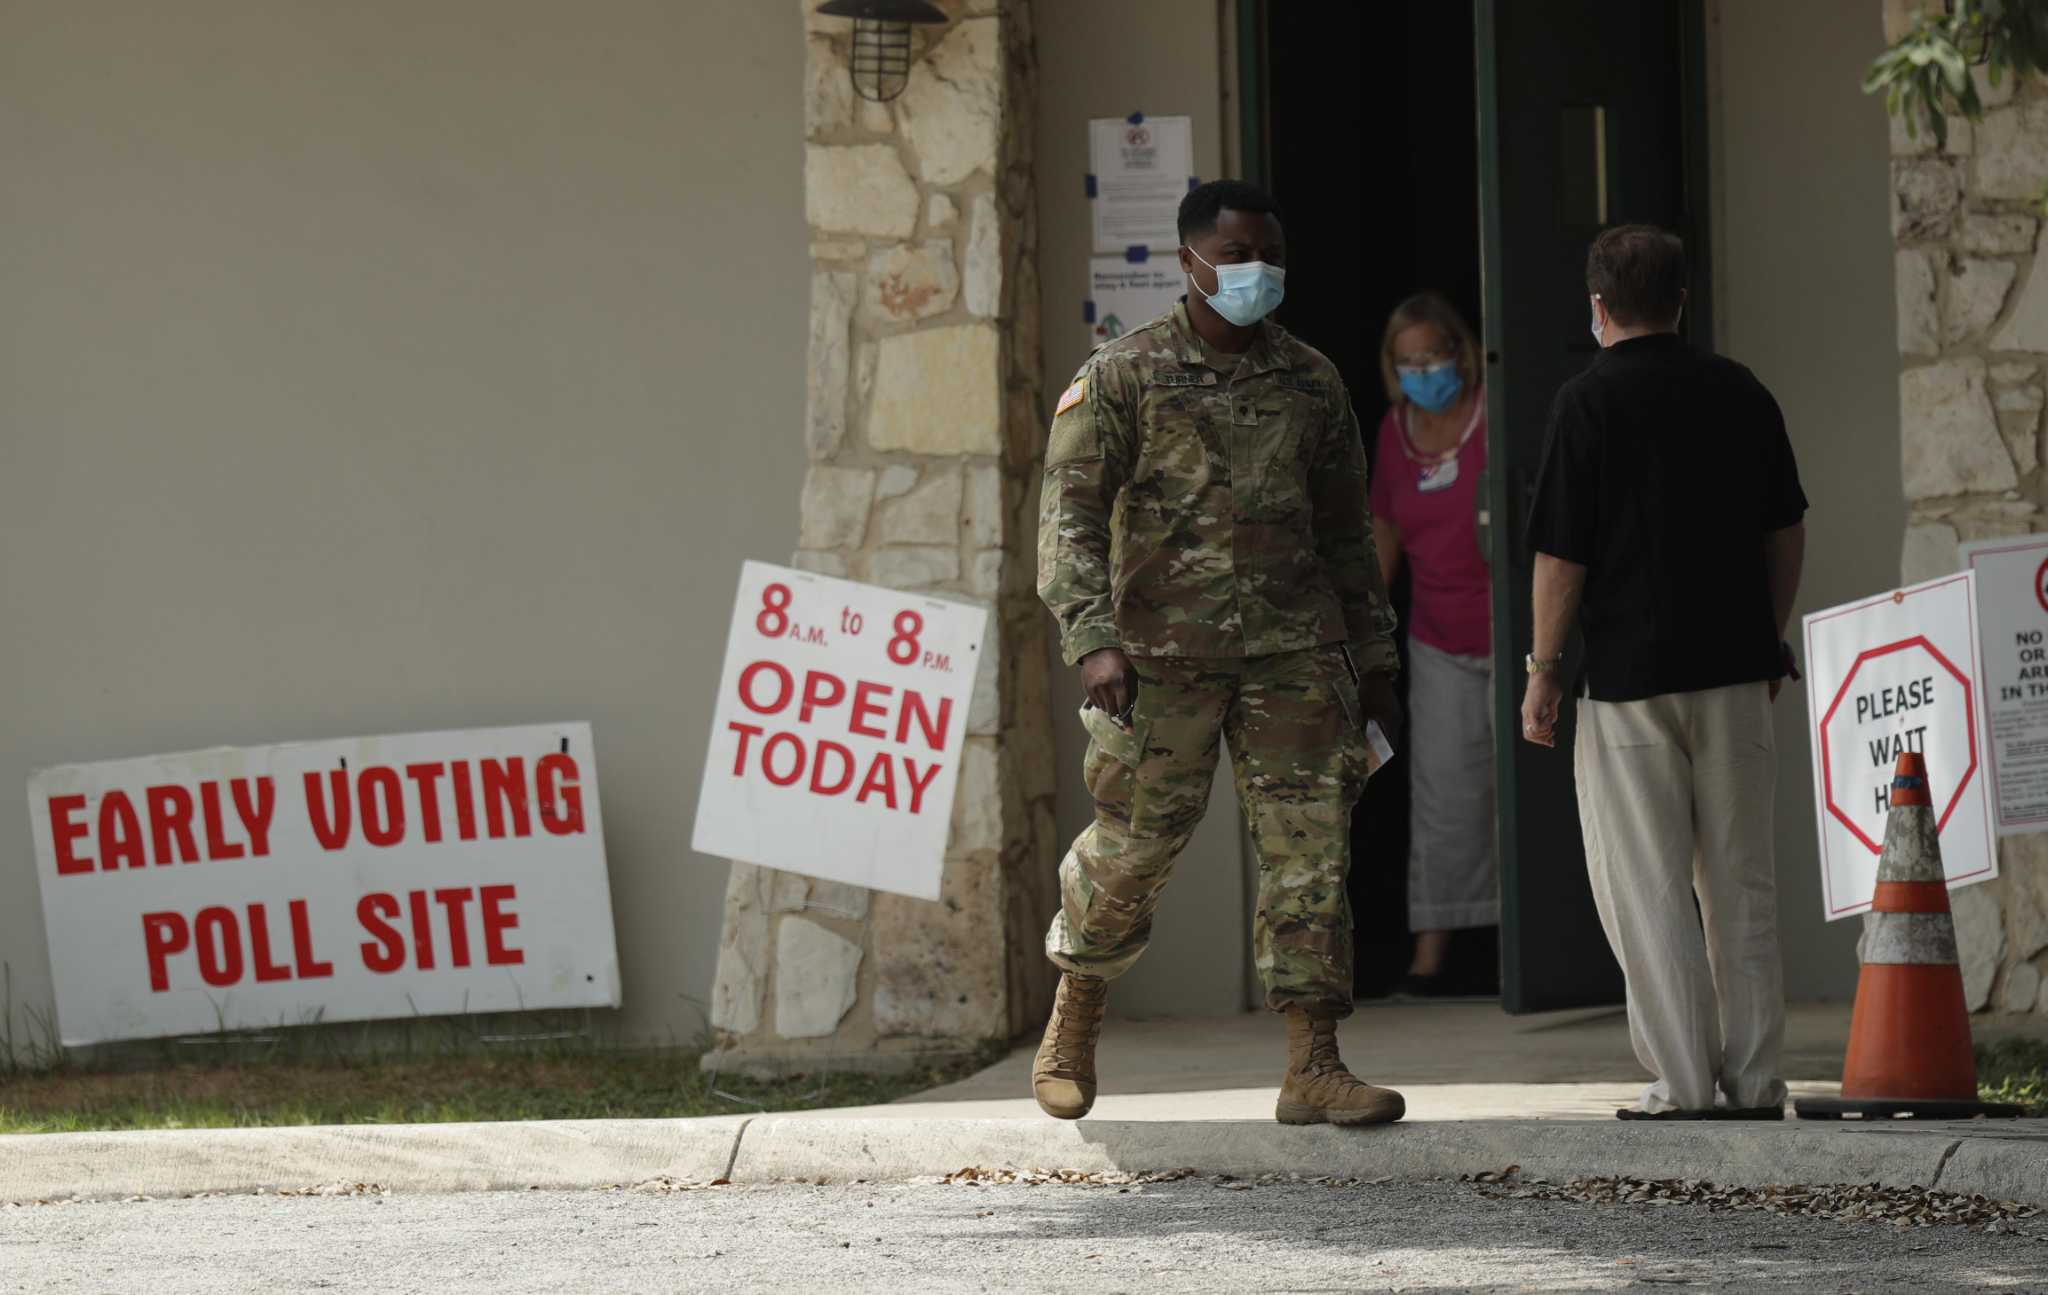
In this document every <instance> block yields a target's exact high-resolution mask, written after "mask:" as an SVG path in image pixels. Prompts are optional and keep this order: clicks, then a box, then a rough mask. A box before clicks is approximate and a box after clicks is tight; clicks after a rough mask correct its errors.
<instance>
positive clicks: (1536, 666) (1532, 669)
mask: <svg viewBox="0 0 2048 1295" xmlns="http://www.w3.org/2000/svg"><path fill="white" fill-rule="evenodd" d="M1525 661H1526V663H1527V665H1528V667H1529V673H1530V674H1542V673H1543V672H1544V671H1546V670H1555V669H1557V668H1558V667H1559V666H1561V665H1563V664H1564V653H1562V652H1560V653H1558V654H1557V655H1556V656H1554V657H1552V658H1550V659H1549V660H1548V661H1539V660H1537V659H1536V654H1535V653H1534V652H1531V653H1530V654H1529V655H1528V656H1527V657H1526V658H1525Z"/></svg>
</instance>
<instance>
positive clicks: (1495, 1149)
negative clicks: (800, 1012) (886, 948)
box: [731, 1118, 2048, 1204]
mask: <svg viewBox="0 0 2048 1295" xmlns="http://www.w3.org/2000/svg"><path fill="white" fill-rule="evenodd" d="M1970 1129H1971V1126H1958V1125H1929V1126H1923V1127H1921V1128H1917V1129H1914V1130H1912V1131H1911V1132H1905V1131H1893V1130H1891V1129H1884V1130H1882V1131H1880V1130H1879V1129H1877V1128H1875V1127H1872V1128H1869V1129H1864V1128H1858V1127H1855V1126H1843V1125H1834V1126H1823V1127H1815V1126H1810V1125H1808V1126H1801V1125H1797V1124H1783V1125H1772V1124H1689V1123H1688V1124H1623V1123H1619V1122H1616V1123H1613V1124H1603V1123H1599V1122H1595V1121H1565V1120H1472V1121H1443V1122H1435V1123H1418V1124H1397V1125H1392V1126H1390V1127H1386V1128H1379V1129H1337V1128H1332V1127H1329V1126H1327V1125H1325V1126H1317V1127H1308V1128H1300V1127H1289V1126H1286V1125H1279V1124H1274V1123H1271V1122H1269V1121H1255V1120H1211V1121H1202V1122H1199V1123H1195V1122H1188V1123H1173V1122H1167V1121H1130V1122H1124V1123H1108V1122H1094V1121H1086V1120H1084V1121H1081V1122H1079V1123H1074V1124H1066V1123H1055V1122H1053V1121H1050V1120H1046V1121H1023V1120H915V1121H910V1120H885V1119H877V1120H814V1119H813V1120H807V1119H794V1118H770V1119H762V1120H757V1121H756V1122H755V1123H754V1124H753V1125H752V1126H751V1127H750V1128H748V1129H747V1131H746V1133H745V1135H744V1136H743V1137H742V1138H741V1140H740V1148H739V1155H738V1156H737V1157H736V1158H735V1160H734V1162H733V1169H732V1174H731V1177H732V1179H733V1181H735V1182H769V1181H774V1180H776V1179H789V1178H800V1179H808V1180H811V1181H817V1180H818V1179H824V1180H826V1181H828V1182H846V1181H850V1180H852V1179H856V1178H864V1179H868V1180H871V1181H877V1180H879V1181H887V1180H892V1179H903V1178H913V1177H919V1176H924V1175H931V1174H943V1173H949V1172H951V1171H953V1170H957V1169H963V1168H968V1167H975V1168H986V1169H1014V1170H1020V1171H1023V1170H1054V1169H1072V1170H1079V1171H1081V1172H1087V1173H1099V1172H1104V1171H1116V1170H1122V1171H1126V1172H1135V1171H1143V1170H1159V1169H1179V1168H1193V1169H1198V1170H1200V1171H1202V1172H1203V1173H1220V1174H1235V1175H1240V1176H1246V1175H1253V1174H1264V1173H1295V1174H1302V1175H1305V1176H1311V1175H1325V1174H1328V1175H1336V1176H1342V1177H1356V1178H1385V1177H1392V1178H1444V1177H1456V1176H1458V1175H1460V1174H1468V1173H1481V1172H1485V1171H1488V1170H1500V1169H1504V1168H1506V1167H1507V1166H1509V1165H1520V1166H1521V1167H1522V1170H1523V1172H1524V1173H1525V1174H1528V1175H1533V1176H1540V1177H1545V1178H1553V1179H1555V1178H1569V1177H1574V1176H1581V1175H1598V1174H1616V1175H1627V1176H1631V1177H1636V1178H1703V1179H1708V1180H1711V1181H1713V1182H1716V1183H1720V1184H1722V1185H1725V1186H1763V1185H1765V1184H1771V1183H1869V1182H1878V1183H1883V1184H1885V1185H1887V1186H1899V1187H1903V1186H1932V1185H1936V1184H1937V1183H1938V1184H1939V1185H1942V1186H1952V1181H1944V1180H1945V1179H1948V1180H1954V1179H1958V1178H1960V1179H1963V1180H1967V1181H1968V1182H1970V1183H1972V1184H1977V1183H1982V1184H1986V1185H1987V1186H1988V1185H1990V1184H1997V1185H1998V1186H1999V1187H2000V1191H1999V1193H1998V1194H1999V1195H2000V1196H2001V1197H2004V1198H2011V1199H2024V1200H2028V1201H2032V1202H2040V1203H2043V1204H2048V1139H2043V1138H2028V1137H2023V1138H2021V1139H2020V1140H2019V1141H2016V1142H2013V1143H2011V1144H2003V1143H1997V1144H1993V1143H1988V1142H1987V1144H1986V1145H1982V1146H1979V1145H1971V1146H1970V1147H1968V1150H1969V1151H1970V1155H1969V1156H1968V1157H1964V1156H1963V1155H1962V1154H1960V1153H1959V1152H1958V1151H1957V1150H1956V1146H1957V1144H1958V1142H1963V1141H1967V1142H1970V1143H1972V1144H1975V1143H1976V1142H1977V1139H1976V1138H1975V1137H1967V1138H1966V1137H1965V1136H1964V1134H1965V1133H1966V1132H1968V1131H1969V1130H1970ZM2044 1132H2048V1130H2044ZM1952 1159H1953V1163H1951V1161H1952ZM1953 1189H1954V1190H1961V1191H1978V1190H1984V1191H1986V1194H1987V1195H1989V1194H1991V1193H1990V1191H1988V1190H1987V1187H1980V1186H1975V1185H1973V1186H1966V1187H1954V1188H1953Z"/></svg>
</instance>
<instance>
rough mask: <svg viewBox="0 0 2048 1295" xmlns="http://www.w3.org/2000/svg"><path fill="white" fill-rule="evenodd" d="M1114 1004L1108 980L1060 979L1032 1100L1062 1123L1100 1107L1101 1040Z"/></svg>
mask: <svg viewBox="0 0 2048 1295" xmlns="http://www.w3.org/2000/svg"><path fill="white" fill-rule="evenodd" d="M1108 1001H1109V982H1108V981H1107V980H1104V979H1103V978H1102V977H1100V976H1080V975H1076V974H1074V973H1073V972H1071V971H1069V972H1066V973H1064V974H1062V975H1061V976H1060V988H1059V992H1058V993H1057V994H1055V995H1054V996H1053V1000H1052V1019H1051V1020H1049V1021H1047V1022H1046V1023H1045V1040H1044V1042H1042V1043H1040V1044H1039V1045H1038V1058H1037V1060H1035V1061H1033V1062H1032V1063H1031V1095H1032V1096H1033V1097H1035V1098H1037V1099H1038V1109H1039V1110H1041V1111H1044V1112H1045V1113H1046V1114H1047V1115H1050V1116H1052V1117H1053V1118H1054V1119H1056V1120H1078V1119H1080V1118H1081V1117H1082V1116H1083V1115H1086V1114H1087V1113H1088V1108H1089V1107H1091V1106H1093V1105H1095V1040H1096V1037H1097V1036H1098V1035H1100V1034H1101V1033H1102V1008H1103V1005H1104V1004H1106V1003H1107V1002H1108Z"/></svg>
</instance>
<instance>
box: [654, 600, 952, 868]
mask: <svg viewBox="0 0 2048 1295" xmlns="http://www.w3.org/2000/svg"><path fill="white" fill-rule="evenodd" d="M987 621H988V613H987V612H986V611H984V610H983V609H982V608H979V607H973V606H968V605H965V604H961V603H951V602H942V601H939V600H937V599H933V598H928V597H923V596H920V595H914V594H905V593H901V592H899V591H897V590H893V589H879V588H876V587H874V586H871V585H862V584H855V583H853V582H852V581H848V580H835V579H832V578H831V577H829V576H820V575H813V574H811V573H809V572H805V571H793V570H789V569H787V568H783V567H777V566H770V565H768V564H766V563H762V562H749V563H747V564H746V566H745V567H744V568H743V569H742V571H741V573H740V588H739V599H738V601H737V603H736V604H735V606H734V610H733V618H732V629H731V632H730V634H729V636H728V638H727V639H726V649H725V670H724V673H723V675H722V677H721V678H720V680H719V685H718V709H717V714H716V717H715V718H714V720H713V721H712V727H711V753H710V756H709V758H708V759H707V760H706V761H705V764H704V784H703V788H702V792H701V794H700V795H699V797H698V801H697V828H696V834H695V837H694V839H693V840H692V846H693V848H695V849H696V850H698V851H700V852H701V853H704V854H711V855H718V856H721V857H724V858H728V859H738V860H741V861H743V862H746V863H755V864H761V865H764V866H766V867H771V868H781V869H783V870H785V871H789V872H800V873H804V874H806V875H808V876H812V877H822V878H824V879H826V880H829V881H843V882H850V883H852V884H854V885H857V886H867V887H870V888H872V889H875V890H887V891H893V892H895V893H897V894H902V895H911V896H915V897H917V898H919V899H937V898H938V897H939V876H940V873H941V871H942V870H943V868H944V864H945V856H946V838H947V834H948V829H949V827H950V826H951V823H952V817H953V791H954V787H955V786H956V785H957V783H958V781H959V776H960V755H961V752H962V750H963V749H964V748H965V746H966V730H967V706H968V701H969V698H970V696H971V694H972V691H973V688H974V676H975V671H976V667H977V666H978V665H979V664H980V657H981V643H982V634H983V633H984V631H985V630H986V628H987Z"/></svg>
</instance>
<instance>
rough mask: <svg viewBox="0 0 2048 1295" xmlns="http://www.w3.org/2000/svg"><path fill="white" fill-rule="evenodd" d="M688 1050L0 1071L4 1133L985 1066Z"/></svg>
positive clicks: (870, 1099) (849, 1094) (855, 1092)
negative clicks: (775, 1064)
mask: <svg viewBox="0 0 2048 1295" xmlns="http://www.w3.org/2000/svg"><path fill="white" fill-rule="evenodd" d="M697 1055H698V1054H697V1053H696V1052H695V1051H692V1050H688V1049H664V1050H661V1051H626V1050H620V1049H592V1050H589V1051H584V1052H580V1053H579V1052H574V1051H565V1050H550V1051H547V1052H545V1053H528V1054H516V1055H505V1054H497V1055H486V1056H475V1055H469V1056H464V1055H442V1056H426V1057H410V1058H393V1057H389V1056H384V1057H360V1058H328V1059H318V1060H266V1061H260V1062H255V1063H244V1062H235V1061H229V1062H225V1063H222V1062H187V1063H183V1064H173V1065H158V1066H155V1067H151V1068H149V1069H143V1070H105V1071H91V1070H80V1069H74V1068H68V1067H67V1068H60V1069H55V1070H45V1071H40V1072H26V1071H17V1072H15V1073H12V1074H0V1133H70V1132H82V1131H86V1130H100V1129H198V1128H253V1127H266V1126H277V1125H302V1124H412V1123H439V1122H444V1121H471V1120H566V1119H606V1118H664V1119H668V1118H677V1117H682V1116H693V1115H751V1114H754V1113H756V1112H759V1111H764V1110H769V1111H783V1110H816V1109H822V1108H825V1107H832V1106H864V1105H869V1104H873V1103H878V1102H887V1101H893V1100H894V1099H896V1098H898V1097H903V1096H906V1095H908V1094H910V1093H914V1092H917V1091H919V1090H921V1089H924V1088H929V1087H931V1086H933V1085H935V1084H941V1083H946V1082H949V1081H951V1080H953V1079H957V1078H961V1077H963V1076H964V1075H966V1074H968V1073H970V1072H972V1071H973V1070H974V1069H976V1068H978V1066H979V1065H981V1064H983V1062H982V1061H981V1060H980V1059H976V1060H971V1061H963V1062H961V1063H958V1064H956V1065H951V1066H945V1067H935V1068H927V1069H923V1070H919V1071H917V1072H914V1073H911V1074H903V1075H858V1074H826V1075H793V1076H790V1077H788V1078H786V1079H778V1080H775V1081H772V1082H760V1081H750V1080H745V1079H741V1078H738V1077H737V1076H733V1075H721V1076H718V1077H716V1078H715V1079H714V1077H712V1076H710V1075H706V1074H705V1073H703V1071H701V1070H700V1069H699V1068H698V1065H697Z"/></svg>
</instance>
